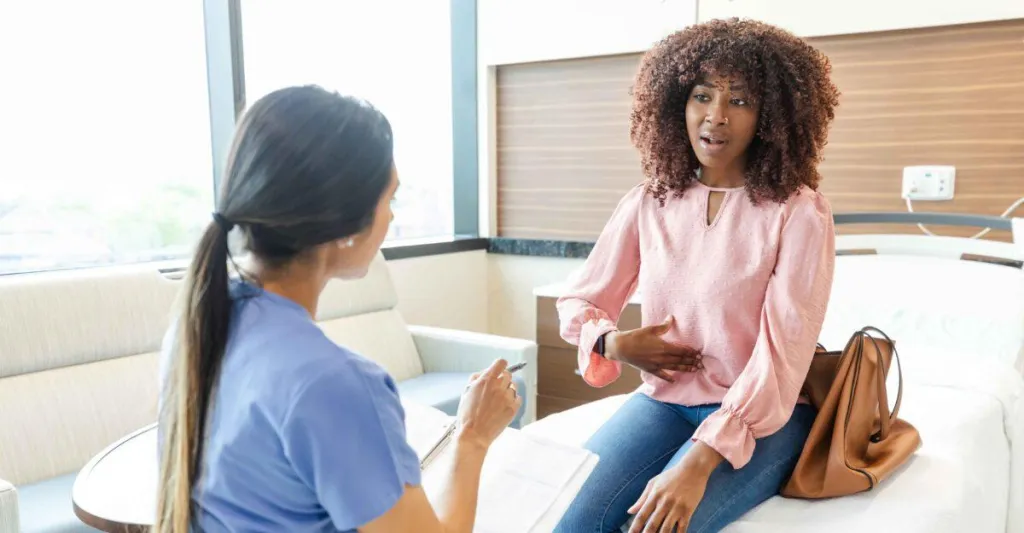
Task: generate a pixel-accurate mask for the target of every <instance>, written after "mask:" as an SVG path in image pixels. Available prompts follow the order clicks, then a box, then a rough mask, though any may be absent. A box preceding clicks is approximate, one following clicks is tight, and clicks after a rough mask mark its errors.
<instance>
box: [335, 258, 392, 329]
mask: <svg viewBox="0 0 1024 533" xmlns="http://www.w3.org/2000/svg"><path fill="white" fill-rule="evenodd" d="M396 305H398V294H397V293H395V286H394V284H393V283H392V281H391V273H390V272H389V271H388V265H387V263H386V262H385V261H384V256H383V255H381V254H380V253H378V254H377V257H376V258H375V259H374V260H373V263H371V264H370V270H369V272H367V274H366V276H365V277H363V278H362V279H358V280H349V281H342V280H332V281H331V282H330V283H328V284H327V287H325V288H324V292H323V293H321V294H320V301H319V305H318V307H317V310H316V319H317V320H318V321H324V320H331V319H334V318H344V317H349V316H354V315H360V314H363V313H371V312H374V311H384V310H387V309H394V308H395V306H396Z"/></svg>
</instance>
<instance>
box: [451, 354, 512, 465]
mask: <svg viewBox="0 0 1024 533" xmlns="http://www.w3.org/2000/svg"><path fill="white" fill-rule="evenodd" d="M507 367H508V362H507V361H505V360H504V359H498V360H496V361H494V363H492V364H491V366H490V367H489V368H488V369H487V370H484V371H483V372H482V373H479V374H473V377H472V378H470V384H469V388H468V390H467V391H466V392H465V394H463V396H462V401H461V402H459V411H458V414H457V417H458V420H459V431H460V435H459V437H460V438H462V439H469V440H471V441H473V442H474V443H476V444H480V445H482V446H484V447H489V446H490V445H491V443H492V442H494V440H495V439H497V438H498V435H500V434H501V432H502V431H503V430H504V429H505V428H506V427H508V425H509V423H511V422H512V419H513V418H514V417H515V415H516V413H518V412H519V407H520V406H521V405H522V403H523V400H522V398H521V397H520V396H519V393H518V392H517V391H516V388H515V383H514V382H513V381H512V374H510V373H509V372H508V371H506V370H505V369H506V368H507Z"/></svg>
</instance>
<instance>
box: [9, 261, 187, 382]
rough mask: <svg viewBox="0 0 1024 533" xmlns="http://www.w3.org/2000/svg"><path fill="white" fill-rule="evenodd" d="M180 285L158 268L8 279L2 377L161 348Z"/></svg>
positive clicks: (112, 269) (107, 270)
mask: <svg viewBox="0 0 1024 533" xmlns="http://www.w3.org/2000/svg"><path fill="white" fill-rule="evenodd" d="M180 286H181V283H180V282H176V281H172V280H169V279H166V278H165V277H164V276H163V275H161V274H160V272H159V271H157V270H156V269H155V268H153V267H152V266H141V267H126V268H110V269H92V270H75V271H69V272H53V273H42V274H30V275H18V276H0V379H2V378H6V377H9V376H17V375H19V374H27V373H29V372H38V371H40V370H47V369H51V368H61V367H66V366H71V365H78V364H83V363H90V362H94V361H101V360H104V359H112V358H116V357H124V356H128V355H137V354H142V353H147V352H152V351H157V350H158V349H159V348H160V341H161V339H162V338H163V334H164V331H165V330H166V328H167V324H168V323H169V319H170V312H171V308H172V306H173V304H174V300H175V297H176V295H177V293H178V290H179V287H180Z"/></svg>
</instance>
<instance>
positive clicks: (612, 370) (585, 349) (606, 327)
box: [578, 318, 622, 387]
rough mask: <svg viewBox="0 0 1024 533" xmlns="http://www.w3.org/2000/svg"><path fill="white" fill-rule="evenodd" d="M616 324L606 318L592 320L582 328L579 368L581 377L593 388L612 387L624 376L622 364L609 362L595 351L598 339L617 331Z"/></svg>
mask: <svg viewBox="0 0 1024 533" xmlns="http://www.w3.org/2000/svg"><path fill="white" fill-rule="evenodd" d="M617 329H618V328H617V327H616V325H615V323H614V322H612V321H611V320H608V319H606V318H601V319H598V320H590V321H587V322H585V323H584V324H583V327H582V328H580V342H579V354H578V360H579V366H580V375H581V376H583V381H585V382H586V383H587V384H588V385H590V386H591V387H604V386H606V385H610V384H611V383H612V382H614V381H615V380H616V379H619V376H620V375H621V374H622V363H619V362H618V361H609V360H608V359H605V358H604V357H603V356H602V355H600V354H598V353H597V352H595V351H594V346H595V345H596V344H597V339H599V338H600V337H601V335H604V334H606V333H609V332H612V331H615V330H617Z"/></svg>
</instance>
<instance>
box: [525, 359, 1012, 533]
mask: <svg viewBox="0 0 1024 533" xmlns="http://www.w3.org/2000/svg"><path fill="white" fill-rule="evenodd" d="M909 359H915V360H916V359H917V358H909ZM942 359H944V356H937V359H936V360H933V361H932V363H933V364H931V365H923V364H916V362H915V363H911V364H909V365H907V366H905V368H904V374H905V384H904V400H903V407H902V408H901V412H900V417H901V418H904V419H906V420H908V421H910V422H911V423H913V424H914V425H915V426H916V427H917V428H918V430H919V431H920V432H921V436H922V440H923V445H922V447H921V449H920V450H918V452H917V453H916V454H915V456H914V457H913V458H912V459H911V460H910V461H909V462H908V463H907V464H906V465H904V467H903V468H902V469H901V470H900V471H899V472H898V473H896V475H894V476H893V477H892V478H891V479H889V480H887V481H886V482H884V483H882V484H881V485H880V486H879V487H877V488H876V489H875V490H873V491H870V492H866V493H862V494H857V495H852V496H847V497H843V498H836V499H832V500H823V501H804V500H795V499H786V498H782V497H776V498H773V499H771V500H769V501H768V502H765V503H764V504H762V505H761V506H759V507H758V508H756V509H754V510H753V511H751V512H750V513H748V514H747V515H745V516H744V517H743V518H742V519H741V520H739V521H738V522H736V523H734V524H733V525H731V526H730V527H729V528H727V529H726V530H725V531H726V532H728V533H752V532H757V533H768V532H783V531H785V532H797V533H798V532H821V531H827V532H828V533H847V532H849V533H854V532H856V533H863V531H865V530H866V529H867V530H870V531H879V532H884V531H893V532H897V531H898V532H904V533H916V532H921V533H925V532H927V533H947V532H948V533H962V532H971V533H1003V532H1006V531H1011V532H1013V533H1018V531H1019V530H1018V529H1014V528H1008V523H1007V517H1008V514H1012V513H1008V509H1009V508H1010V507H1011V506H1013V507H1015V508H1016V509H1015V511H1014V513H1016V516H1018V517H1019V516H1020V513H1021V511H1024V506H1022V505H1021V494H1020V492H1021V491H1020V490H1019V484H1020V482H1021V480H1022V479H1021V478H1022V475H1021V474H1022V473H1024V468H1022V465H1024V454H1022V453H1021V451H1020V448H1022V447H1024V446H1021V445H1018V446H1017V447H1015V448H1014V447H1012V446H1011V439H1012V438H1013V437H1015V436H1016V439H1013V440H1017V442H1018V443H1021V444H1024V442H1022V441H1024V437H1022V436H1021V435H1022V429H1024V412H1022V410H1021V407H1020V406H1021V404H1022V403H1024V400H1022V398H1024V380H1022V379H1021V378H1020V376H1019V375H1018V374H1016V373H1014V372H1007V371H1006V370H1005V367H1001V368H995V369H993V368H989V367H986V366H985V365H973V366H972V365H964V366H958V359H959V358H958V359H953V360H949V361H946V360H942ZM959 360H960V362H961V363H962V359H959ZM893 374H895V372H894V373H893ZM911 376H913V377H912V378H911ZM894 381H895V380H890V383H893V385H894ZM892 389H893V387H891V390H892ZM892 392H893V393H895V390H892ZM625 398H626V396H616V397H612V398H606V399H604V400H600V401H598V402H594V403H591V404H587V405H584V406H581V407H578V408H576V409H573V410H571V411H566V412H562V413H558V414H555V415H551V416H549V417H547V418H545V419H543V420H540V421H538V422H535V423H534V424H531V425H528V426H526V427H525V428H524V429H523V431H526V432H531V433H536V434H538V435H542V436H544V437H547V438H551V439H554V440H557V441H559V442H565V443H567V444H574V445H582V444H583V443H584V442H585V441H586V440H587V438H589V437H590V435H592V434H593V433H594V432H595V431H596V430H597V429H598V428H599V427H600V425H601V424H602V423H603V422H604V421H605V420H607V419H608V417H609V416H611V414H612V413H613V412H614V411H615V410H616V409H617V408H618V407H619V405H621V404H622V402H623V401H625ZM890 399H891V401H894V400H895V396H890ZM1011 456H1014V457H1013V462H1012V463H1011ZM1014 477H1016V483H1015V484H1016V485H1018V486H1017V487H1015V488H1014V490H1013V493H1011V479H1012V478H1014ZM1017 522H1018V523H1020V521H1019V520H1017ZM1018 527H1019V526H1018Z"/></svg>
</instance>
